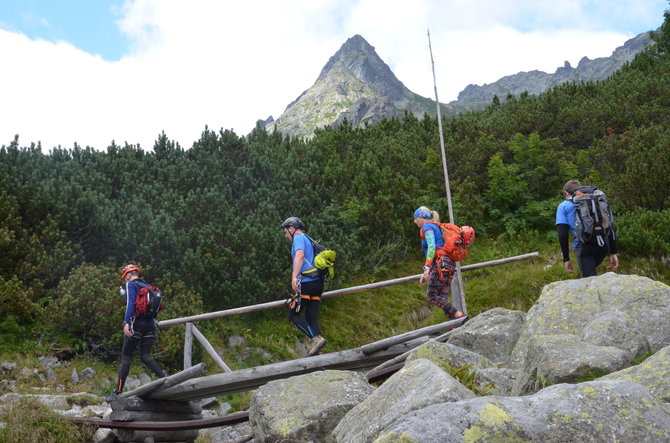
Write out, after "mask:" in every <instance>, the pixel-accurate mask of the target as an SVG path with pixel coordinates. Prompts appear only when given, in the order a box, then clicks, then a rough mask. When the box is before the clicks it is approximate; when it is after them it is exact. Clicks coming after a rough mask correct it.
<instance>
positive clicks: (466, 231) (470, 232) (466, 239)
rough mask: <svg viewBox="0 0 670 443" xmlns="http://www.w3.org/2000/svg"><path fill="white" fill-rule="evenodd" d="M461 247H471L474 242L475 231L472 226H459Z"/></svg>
mask: <svg viewBox="0 0 670 443" xmlns="http://www.w3.org/2000/svg"><path fill="white" fill-rule="evenodd" d="M461 233H462V236H463V246H468V245H471V244H472V242H474V241H475V229H474V228H473V227H472V226H461Z"/></svg>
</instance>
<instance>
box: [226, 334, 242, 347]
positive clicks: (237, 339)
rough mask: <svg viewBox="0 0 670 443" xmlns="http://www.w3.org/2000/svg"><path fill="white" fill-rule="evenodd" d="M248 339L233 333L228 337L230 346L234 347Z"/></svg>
mask: <svg viewBox="0 0 670 443" xmlns="http://www.w3.org/2000/svg"><path fill="white" fill-rule="evenodd" d="M245 341H246V340H245V339H244V337H242V336H241V335H231V336H230V338H229V339H228V347H230V348H232V347H234V346H239V345H241V344H243V343H244V342H245Z"/></svg>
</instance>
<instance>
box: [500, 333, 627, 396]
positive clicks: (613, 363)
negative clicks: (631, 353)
mask: <svg viewBox="0 0 670 443" xmlns="http://www.w3.org/2000/svg"><path fill="white" fill-rule="evenodd" d="M629 361H630V359H629V358H628V355H627V353H626V352H625V351H623V350H621V349H618V348H615V347H611V346H596V345H592V344H590V343H587V342H584V341H581V340H579V337H577V336H574V335H570V334H562V335H537V336H533V337H530V338H529V339H528V344H527V348H526V351H525V357H524V360H523V366H522V367H521V368H520V370H519V372H518V374H517V379H516V380H515V382H514V385H513V387H512V395H523V394H530V393H533V392H537V391H538V390H540V389H542V388H543V387H545V386H547V385H550V384H555V383H577V382H579V381H584V380H586V379H592V378H593V375H596V374H597V375H604V374H609V373H610V372H615V371H618V370H620V369H622V368H625V367H626V366H628V364H629Z"/></svg>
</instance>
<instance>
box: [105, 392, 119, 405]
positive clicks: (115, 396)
mask: <svg viewBox="0 0 670 443" xmlns="http://www.w3.org/2000/svg"><path fill="white" fill-rule="evenodd" d="M119 394H120V393H119V392H117V391H116V390H114V391H112V393H111V394H109V395H108V396H107V397H105V398H103V400H104V401H106V402H107V403H111V402H112V400H117V399H119V398H121V397H120V396H119Z"/></svg>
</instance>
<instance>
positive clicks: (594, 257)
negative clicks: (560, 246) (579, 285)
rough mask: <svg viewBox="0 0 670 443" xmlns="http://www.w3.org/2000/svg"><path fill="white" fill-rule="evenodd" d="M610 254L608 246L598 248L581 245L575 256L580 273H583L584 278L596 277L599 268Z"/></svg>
mask: <svg viewBox="0 0 670 443" xmlns="http://www.w3.org/2000/svg"><path fill="white" fill-rule="evenodd" d="M608 253H609V248H608V247H607V245H605V246H604V247H598V246H593V245H589V244H584V243H579V244H578V245H577V247H576V248H575V255H577V265H578V266H579V272H581V274H582V277H593V276H594V275H598V273H597V269H598V266H600V264H601V263H602V262H603V260H604V259H605V257H606V256H607V254H608Z"/></svg>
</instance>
